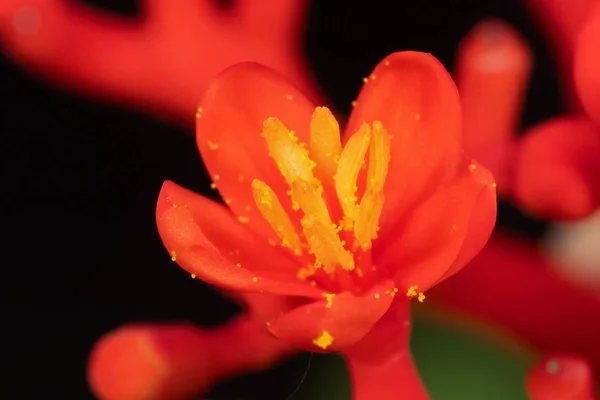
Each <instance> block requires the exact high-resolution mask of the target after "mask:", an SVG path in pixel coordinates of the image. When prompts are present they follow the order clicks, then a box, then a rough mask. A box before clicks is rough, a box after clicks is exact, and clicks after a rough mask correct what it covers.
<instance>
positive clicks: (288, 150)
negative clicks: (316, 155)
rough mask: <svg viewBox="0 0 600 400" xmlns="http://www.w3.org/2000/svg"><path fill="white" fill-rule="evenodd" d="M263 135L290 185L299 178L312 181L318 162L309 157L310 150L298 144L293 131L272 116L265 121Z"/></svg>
mask: <svg viewBox="0 0 600 400" xmlns="http://www.w3.org/2000/svg"><path fill="white" fill-rule="evenodd" d="M262 136H263V137H264V138H265V140H266V141H267V146H268V148H269V154H270V156H271V157H272V158H273V159H274V160H275V162H276V163H277V167H278V168H279V171H281V175H283V177H284V178H285V180H286V182H287V183H288V184H289V185H291V184H292V183H293V182H294V181H295V180H298V179H302V180H305V181H307V182H311V183H312V181H313V180H314V176H313V173H312V171H313V169H314V167H315V165H316V164H315V163H314V161H312V160H311V159H310V158H308V150H306V149H305V148H303V147H301V146H300V145H299V144H298V138H297V137H296V136H295V135H294V132H293V131H290V130H288V129H287V128H286V127H285V125H283V123H282V122H281V121H280V120H278V119H277V118H273V117H271V118H268V119H267V120H266V121H265V122H264V123H263V132H262Z"/></svg>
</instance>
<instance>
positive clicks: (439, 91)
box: [346, 51, 461, 233]
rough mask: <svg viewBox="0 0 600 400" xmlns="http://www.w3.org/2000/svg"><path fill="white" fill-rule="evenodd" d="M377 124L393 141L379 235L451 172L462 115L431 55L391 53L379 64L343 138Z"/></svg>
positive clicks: (446, 76)
mask: <svg viewBox="0 0 600 400" xmlns="http://www.w3.org/2000/svg"><path fill="white" fill-rule="evenodd" d="M375 120H379V121H381V122H382V123H383V125H384V127H385V128H386V129H387V131H388V132H389V134H390V135H392V136H393V139H392V141H391V146H392V148H391V162H390V166H389V174H388V177H387V190H386V201H385V205H384V208H383V214H382V217H381V221H382V226H381V232H382V233H383V232H385V231H386V230H387V228H386V227H389V226H390V225H391V224H392V223H393V222H394V221H395V219H396V217H397V216H398V214H399V213H403V212H405V211H406V209H407V207H409V206H410V205H413V204H414V203H415V202H417V201H419V200H420V199H421V198H422V197H423V196H424V195H425V194H428V193H431V192H433V191H434V190H435V189H436V188H437V187H439V185H440V183H441V182H443V181H444V180H445V179H447V178H449V177H452V176H453V174H454V173H455V168H456V165H457V163H458V161H459V153H460V137H461V110H460V102H459V97H458V92H457V90H456V87H455V86H454V83H453V82H452V78H451V77H450V75H449V74H448V72H447V71H446V69H445V68H444V67H443V66H442V64H440V62H439V61H437V60H436V59H435V58H434V57H433V56H432V55H430V54H426V53H418V52H410V51H405V52H400V53H394V54H391V55H390V56H388V57H386V58H385V59H384V60H383V61H382V62H381V63H379V65H377V67H376V68H375V70H374V71H373V73H372V74H371V75H370V76H369V80H368V82H367V83H366V84H365V85H364V86H363V89H362V91H361V93H360V95H359V97H358V99H357V102H356V106H355V108H354V111H353V112H352V115H351V116H350V120H349V122H348V126H347V128H346V138H347V137H348V136H349V134H352V133H354V132H356V131H357V130H358V128H359V127H360V126H361V125H362V124H363V123H364V122H367V123H371V122H373V121H375ZM392 216H393V218H392Z"/></svg>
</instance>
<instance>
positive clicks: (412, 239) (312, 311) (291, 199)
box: [157, 52, 496, 351]
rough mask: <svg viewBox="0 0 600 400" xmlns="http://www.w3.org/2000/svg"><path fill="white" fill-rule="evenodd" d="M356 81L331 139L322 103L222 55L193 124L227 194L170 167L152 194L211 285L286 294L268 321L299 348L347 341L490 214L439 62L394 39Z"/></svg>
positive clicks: (193, 266) (450, 265) (465, 250)
mask: <svg viewBox="0 0 600 400" xmlns="http://www.w3.org/2000/svg"><path fill="white" fill-rule="evenodd" d="M365 82H366V84H365V86H364V88H363V90H362V92H361V94H360V96H359V97H358V99H357V103H356V107H355V109H354V112H353V113H352V115H351V117H350V120H349V122H348V125H347V128H346V133H345V135H343V136H342V137H341V139H340V134H339V128H338V124H337V122H336V121H335V119H334V117H333V116H332V115H331V113H330V112H329V110H328V109H326V108H324V107H323V108H316V109H315V107H314V105H312V104H311V103H310V102H309V101H307V100H306V98H305V97H304V96H303V95H302V94H301V93H300V92H298V91H297V90H296V89H295V88H294V87H292V86H291V85H289V84H288V83H287V82H286V81H285V80H283V79H282V78H281V77H279V76H278V75H277V74H275V73H274V72H272V71H271V70H269V69H266V68H264V67H262V66H259V65H257V64H253V63H244V64H238V65H236V66H234V67H231V68H229V69H227V70H226V71H224V72H223V73H222V74H221V75H220V76H219V77H217V79H216V80H215V81H214V82H213V83H212V84H211V85H210V87H209V89H208V90H207V92H206V94H205V96H204V98H203V100H202V102H201V105H200V108H199V109H198V113H197V140H198V145H199V148H200V152H201V154H202V156H203V159H204V160H205V162H206V164H207V167H208V170H209V172H210V173H211V174H212V176H213V179H214V181H215V184H216V186H217V187H218V188H219V191H220V193H221V195H222V196H223V197H224V199H225V202H226V203H227V204H228V205H229V207H224V206H221V205H219V204H217V203H215V202H212V201H210V200H208V199H205V198H203V197H201V196H198V195H196V194H194V193H192V192H190V191H188V190H186V189H183V188H181V187H179V186H177V185H175V184H174V183H172V182H165V184H164V186H163V189H162V191H161V194H160V196H159V200H158V205H157V224H158V228H159V232H160V235H161V237H162V239H163V242H164V244H165V246H166V247H167V249H168V251H169V252H170V253H171V255H172V257H173V259H174V260H176V261H177V263H178V264H179V265H180V266H182V267H183V268H184V269H186V270H187V271H188V272H190V273H192V274H195V276H197V277H198V278H200V279H202V280H204V281H206V282H208V283H211V284H213V285H216V286H219V287H221V288H224V289H229V290H234V291H242V292H259V293H267V294H277V295H284V296H292V297H293V299H292V300H291V301H290V306H289V311H287V312H283V313H281V314H280V315H277V316H275V317H274V318H272V319H271V320H268V321H265V322H266V325H267V328H268V330H269V331H270V332H271V333H272V334H273V335H275V336H276V337H279V338H281V339H284V340H287V341H290V342H291V343H294V344H295V345H297V346H299V347H302V348H305V349H309V350H327V351H334V350H342V349H345V348H348V347H349V346H351V345H353V344H355V343H357V342H358V341H359V340H360V339H362V338H363V337H364V336H365V335H366V334H367V333H368V332H369V331H370V330H371V329H372V328H373V326H374V325H375V323H377V321H379V319H381V317H382V316H383V315H384V314H386V312H387V311H388V309H389V308H390V306H391V305H392V303H393V302H394V300H396V302H397V303H402V305H403V306H404V305H406V307H407V304H408V301H406V300H407V299H408V298H410V297H419V299H420V300H421V301H422V300H423V298H424V294H423V292H425V291H426V290H427V289H429V288H430V287H431V286H433V285H435V284H436V283H438V282H440V281H441V280H443V279H445V278H446V277H448V276H450V275H452V274H454V273H456V272H457V271H459V270H460V269H461V268H462V267H463V266H464V265H465V264H466V263H467V262H468V261H469V260H470V259H471V258H472V257H473V256H474V255H475V254H476V253H477V252H478V251H479V250H480V249H481V248H482V247H483V245H484V244H485V242H486V241H487V239H488V237H489V235H490V232H491V230H492V228H493V225H494V222H495V213H496V196H495V189H494V187H495V185H494V183H493V178H492V176H491V174H490V173H489V172H488V171H487V170H486V169H485V168H484V167H482V166H481V165H478V164H477V163H475V162H472V161H468V162H465V161H464V158H463V157H462V154H461V144H460V143H461V140H460V135H461V115H460V105H459V99H458V94H457V91H456V88H455V86H454V84H453V82H452V80H451V78H450V76H449V75H448V73H447V72H446V70H445V69H444V68H443V67H442V66H441V65H440V64H439V62H438V61H437V60H435V59H434V58H433V57H432V56H430V55H427V54H422V53H416V52H402V53H395V54H392V55H390V56H389V57H387V58H386V59H385V60H383V61H382V62H381V63H380V64H379V65H378V66H377V67H376V68H375V70H374V71H373V73H372V74H371V75H370V76H369V77H368V78H365ZM292 130H293V131H292ZM390 135H393V138H392V136H390ZM342 143H343V145H342ZM305 144H306V145H305ZM367 153H368V154H367ZM365 158H367V159H368V166H367V168H366V169H365V168H363V164H364V163H365ZM336 195H337V199H336ZM338 199H339V201H338ZM276 241H279V242H280V243H282V245H281V246H280V245H277V244H276ZM397 293H398V296H396V294H397ZM294 299H295V300H294ZM400 314H402V315H403V316H402V318H403V319H406V318H407V313H400Z"/></svg>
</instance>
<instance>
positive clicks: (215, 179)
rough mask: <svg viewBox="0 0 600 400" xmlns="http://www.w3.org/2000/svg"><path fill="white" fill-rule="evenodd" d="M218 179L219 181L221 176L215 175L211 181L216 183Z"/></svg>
mask: <svg viewBox="0 0 600 400" xmlns="http://www.w3.org/2000/svg"><path fill="white" fill-rule="evenodd" d="M219 179H221V175H219V174H215V176H213V181H215V182H216V181H218V180H219Z"/></svg>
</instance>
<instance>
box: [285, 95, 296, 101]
mask: <svg viewBox="0 0 600 400" xmlns="http://www.w3.org/2000/svg"><path fill="white" fill-rule="evenodd" d="M285 99H286V100H288V101H292V100H294V96H293V95H291V94H288V95H286V96H285Z"/></svg>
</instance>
